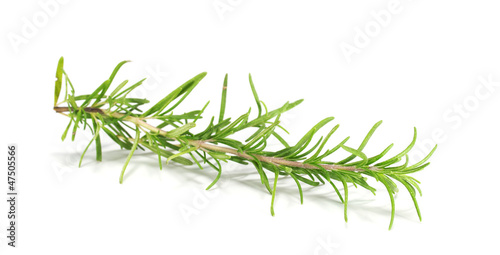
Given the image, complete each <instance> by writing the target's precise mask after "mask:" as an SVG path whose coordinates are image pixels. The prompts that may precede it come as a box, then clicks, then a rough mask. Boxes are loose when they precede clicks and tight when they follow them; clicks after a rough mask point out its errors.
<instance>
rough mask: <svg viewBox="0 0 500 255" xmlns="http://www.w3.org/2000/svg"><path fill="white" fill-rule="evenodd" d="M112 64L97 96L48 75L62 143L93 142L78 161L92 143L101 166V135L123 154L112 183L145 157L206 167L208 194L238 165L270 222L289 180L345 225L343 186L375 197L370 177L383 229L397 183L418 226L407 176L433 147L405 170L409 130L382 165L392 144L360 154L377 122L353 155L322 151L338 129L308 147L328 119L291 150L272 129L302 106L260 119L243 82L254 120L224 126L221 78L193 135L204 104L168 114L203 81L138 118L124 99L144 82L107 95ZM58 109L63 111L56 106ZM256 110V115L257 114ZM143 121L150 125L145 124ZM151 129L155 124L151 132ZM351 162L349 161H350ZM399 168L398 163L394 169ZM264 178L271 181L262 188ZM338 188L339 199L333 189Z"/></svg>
mask: <svg viewBox="0 0 500 255" xmlns="http://www.w3.org/2000/svg"><path fill="white" fill-rule="evenodd" d="M126 62H127V61H123V62H121V63H119V64H118V65H117V66H116V68H115V69H114V70H113V72H112V73H111V75H110V77H109V78H108V79H107V80H105V81H104V82H103V83H102V84H101V85H100V86H99V87H97V89H96V90H95V91H94V92H93V93H91V94H89V95H78V96H77V95H75V89H74V87H73V84H72V83H71V80H70V79H69V77H68V75H67V74H66V72H65V70H64V68H63V63H64V60H63V58H62V57H61V59H60V60H59V63H58V66H57V71H56V78H57V80H56V82H55V105H54V110H55V111H56V112H58V113H61V114H64V115H66V116H68V117H69V118H70V121H69V124H68V126H67V127H66V130H65V131H64V133H63V135H62V140H64V139H65V138H66V136H67V133H68V131H69V129H71V127H72V126H73V129H72V135H71V136H72V140H74V138H75V134H76V132H77V130H78V129H79V128H84V129H85V128H88V129H89V130H90V131H91V132H92V134H93V138H92V140H91V141H90V143H89V145H88V146H87V148H86V149H85V151H84V152H83V154H82V156H81V159H80V164H81V161H82V160H83V157H84V155H85V153H86V152H87V150H88V148H89V147H90V145H91V144H92V143H95V146H96V159H97V160H98V161H100V160H101V159H102V150H101V135H102V134H103V132H104V133H105V134H106V135H108V136H109V138H111V140H113V141H114V142H115V143H117V144H118V145H119V146H120V147H121V148H124V149H127V150H130V153H129V155H128V157H127V158H126V160H125V164H124V166H123V169H122V171H121V174H120V183H122V182H123V175H124V173H125V170H126V168H127V165H128V164H129V162H130V160H131V158H132V156H133V154H134V152H135V150H137V149H141V150H150V151H153V152H154V153H156V154H157V155H158V159H157V160H158V165H159V167H160V169H161V168H162V158H166V162H167V163H169V162H170V161H173V162H176V163H179V164H183V165H192V164H196V165H197V166H198V167H199V168H200V169H203V167H202V165H209V166H210V167H211V168H213V169H215V170H216V171H217V172H218V174H217V177H216V178H215V180H214V181H213V182H212V183H211V184H210V185H208V187H207V190H208V189H210V188H211V187H213V186H214V185H215V184H216V183H217V181H218V180H219V178H220V176H221V174H222V164H221V161H223V162H228V161H234V162H237V163H240V164H244V165H246V164H249V163H251V164H253V165H254V166H255V168H256V170H257V173H258V174H259V176H260V180H261V182H262V184H263V185H264V187H265V188H266V189H267V191H268V192H269V193H270V194H271V196H272V198H271V214H272V215H274V206H273V205H274V199H275V195H276V190H277V181H278V179H279V178H284V177H291V178H292V179H293V180H294V181H295V183H296V184H297V188H298V191H299V195H300V201H301V203H303V192H302V187H301V185H303V184H306V185H311V186H319V185H322V184H328V185H331V186H332V187H333V189H334V190H335V193H336V194H337V196H338V197H339V199H340V201H342V203H343V204H344V218H345V220H346V221H347V205H348V203H347V202H348V184H353V185H354V186H355V187H356V188H357V187H361V188H365V189H367V190H369V191H371V192H372V193H373V194H375V188H373V187H372V186H370V185H369V184H368V182H367V179H368V178H367V177H372V178H373V179H375V180H376V181H379V182H381V183H382V184H383V185H384V186H385V188H386V189H387V192H388V194H389V197H390V201H391V207H392V210H391V220H390V224H389V229H390V228H391V227H392V225H393V221H394V211H395V204H394V194H395V193H396V192H398V188H397V185H396V182H399V183H401V184H402V185H403V186H404V187H405V188H406V189H407V190H408V192H409V193H410V195H411V197H412V199H413V202H414V205H415V209H416V211H417V214H418V217H419V219H420V220H421V215H420V210H419V207H418V203H417V200H416V194H417V192H418V193H419V194H420V195H421V190H420V188H419V185H418V184H419V183H420V182H419V181H418V180H416V179H415V178H413V177H411V176H409V174H411V173H414V172H417V171H420V170H422V169H424V168H425V167H426V166H428V165H429V162H427V161H428V159H429V158H430V157H431V155H432V154H433V153H434V151H435V150H436V147H434V148H433V149H432V151H431V152H430V153H429V154H428V155H427V156H426V157H425V158H424V159H422V160H421V161H420V162H418V163H416V164H413V165H409V164H408V152H409V151H410V150H411V149H412V147H413V146H414V145H415V141H416V138H417V131H416V129H414V136H413V140H412V142H411V143H410V145H408V147H407V148H406V149H405V150H403V151H401V152H400V153H397V154H396V155H395V156H392V157H390V158H388V159H386V160H383V161H382V160H381V159H382V157H384V156H385V155H386V154H387V153H388V152H389V151H390V149H391V148H392V147H393V144H391V145H389V146H388V147H387V148H385V149H384V150H383V151H382V152H380V153H379V154H377V155H374V156H372V157H368V156H367V155H366V154H365V153H364V152H363V149H364V147H365V146H366V145H367V143H368V141H369V140H370V137H371V136H372V135H373V133H374V132H375V130H376V129H377V128H378V126H379V125H380V124H381V123H382V122H381V121H380V122H377V123H376V124H375V125H374V126H373V127H372V128H371V129H370V131H369V132H368V134H367V135H366V137H365V139H364V140H363V141H362V143H361V144H360V145H359V146H357V148H355V147H351V146H348V145H347V141H348V140H349V137H347V138H345V139H344V140H343V141H342V142H340V143H339V144H337V145H336V146H334V147H333V148H329V149H328V148H327V147H326V143H327V141H328V140H329V138H330V137H331V136H332V135H333V133H334V132H335V131H336V130H337V129H338V128H339V125H336V126H334V127H333V128H331V129H330V131H329V132H328V133H327V135H326V136H324V137H323V136H322V137H321V138H319V139H317V140H316V141H313V138H314V136H315V135H316V133H318V131H320V129H322V128H323V127H324V126H325V125H327V124H328V123H329V122H331V121H332V120H333V117H328V118H325V119H323V120H321V121H320V122H319V123H317V124H316V125H315V126H313V127H312V128H311V130H310V131H309V132H307V133H306V134H305V135H304V136H303V137H302V138H301V139H300V140H299V141H298V142H297V143H296V144H292V145H289V144H288V143H287V142H286V141H285V139H284V138H283V137H282V136H281V135H280V133H281V131H280V130H284V131H285V132H287V131H286V130H285V129H284V128H283V127H282V126H281V125H280V116H281V114H283V113H285V112H286V111H288V110H290V109H292V108H294V107H295V106H297V105H298V104H300V103H301V102H302V100H298V101H295V102H291V103H290V102H286V103H285V104H284V105H283V106H282V107H280V108H278V109H275V110H272V111H268V110H267V108H266V105H265V104H264V103H263V102H262V101H261V100H260V99H259V97H258V95H257V91H256V89H255V86H254V83H253V81H252V77H251V76H250V75H249V81H250V87H251V90H252V92H253V96H254V98H255V102H256V104H257V109H258V112H257V116H256V117H253V118H252V117H250V110H249V111H248V112H246V113H244V114H242V115H241V116H239V117H238V118H236V119H234V120H233V119H232V118H228V117H226V116H225V114H224V112H225V109H226V96H227V86H228V76H227V75H226V76H225V78H224V82H223V86H222V100H221V105H220V113H219V116H218V118H215V117H212V118H211V121H210V124H209V125H208V126H207V127H206V128H204V129H203V130H202V131H200V130H197V131H195V130H194V127H195V126H196V121H197V120H199V119H200V118H202V117H203V112H204V110H205V108H206V107H207V105H208V104H209V102H207V103H206V104H205V106H204V107H203V108H202V109H201V110H194V111H191V112H187V113H183V114H174V110H175V108H176V107H177V106H178V105H179V104H181V103H182V101H183V100H184V99H185V98H186V97H187V96H188V95H189V94H190V93H191V92H192V91H193V89H194V88H195V87H196V86H197V85H198V84H199V83H200V81H201V80H202V79H203V78H204V77H205V75H206V73H200V74H198V75H196V76H195V77H193V78H192V79H190V80H188V81H187V82H185V83H184V84H182V85H181V86H179V87H178V88H176V89H175V90H173V91H172V92H170V93H169V94H168V95H167V96H165V97H164V98H163V99H162V100H160V101H159V102H158V103H156V104H154V105H153V106H152V107H150V108H149V109H148V110H146V111H142V110H141V109H140V107H142V106H143V105H144V104H146V103H149V101H148V100H147V99H140V98H130V97H128V94H129V93H130V92H131V91H133V90H134V89H135V88H137V87H138V86H140V85H141V84H142V82H143V81H144V80H140V81H138V82H137V83H135V84H132V85H130V86H128V87H126V85H127V84H128V81H123V82H122V83H120V84H119V85H117V86H116V88H114V89H113V90H111V91H110V87H111V84H112V83H113V80H114V78H115V75H116V74H117V72H118V71H119V69H120V68H121V67H122V66H123V65H124V64H125V63H126ZM63 81H64V85H65V90H66V92H65V95H64V100H63V101H61V102H58V98H59V95H60V93H61V88H62V86H63ZM61 104H66V105H67V106H59V105H61ZM263 110H264V111H263ZM148 121H150V122H148ZM152 121H156V122H158V123H159V124H155V125H153V124H151V122H152ZM248 129H252V130H254V132H253V134H252V135H250V137H248V139H246V140H245V141H240V140H237V139H234V138H232V135H233V134H235V133H238V132H240V131H243V130H248ZM271 137H274V138H275V139H276V140H277V141H279V142H280V143H281V144H282V145H283V149H281V150H278V151H269V150H266V148H267V145H268V142H269V140H270V138H271ZM339 150H344V151H346V152H348V153H349V154H350V156H348V157H347V158H345V159H343V160H340V161H338V162H331V161H328V160H327V157H328V156H330V155H332V154H333V153H335V152H336V151H339ZM355 159H357V160H355ZM401 160H403V161H404V163H402V164H399V165H396V164H397V163H398V162H400V161H401ZM268 174H271V176H274V181H273V182H270V181H269V179H268ZM337 185H342V187H343V192H342V193H343V194H342V193H341V192H340V190H339V189H338V188H337Z"/></svg>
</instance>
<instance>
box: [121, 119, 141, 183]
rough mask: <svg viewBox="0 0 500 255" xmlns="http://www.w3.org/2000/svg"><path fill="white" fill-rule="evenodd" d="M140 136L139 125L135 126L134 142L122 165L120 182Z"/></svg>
mask: <svg viewBox="0 0 500 255" xmlns="http://www.w3.org/2000/svg"><path fill="white" fill-rule="evenodd" d="M140 138H141V130H140V129H139V126H136V129H135V140H134V144H133V145H132V148H131V149H130V153H129V154H128V157H127V160H125V164H124V165H123V169H122V173H121V174H120V184H121V183H123V175H124V174H125V169H127V165H128V163H129V162H130V160H131V159H132V156H133V155H134V152H135V149H136V148H137V144H139V139H140Z"/></svg>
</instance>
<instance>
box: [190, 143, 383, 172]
mask: <svg viewBox="0 0 500 255" xmlns="http://www.w3.org/2000/svg"><path fill="white" fill-rule="evenodd" d="M190 143H191V144H192V145H194V146H197V147H199V148H205V149H207V150H211V151H217V152H224V153H230V154H233V155H236V156H238V157H242V158H245V159H248V160H254V157H255V158H257V159H258V160H259V161H262V162H266V163H270V164H274V165H282V166H289V167H298V168H305V169H318V167H317V166H315V165H311V164H307V163H302V162H297V161H290V160H286V159H283V158H276V157H268V156H262V155H249V154H247V153H244V152H243V153H241V152H238V150H235V149H232V148H228V147H222V146H217V145H214V144H209V143H206V142H205V141H200V140H191V141H190ZM320 166H321V167H323V168H324V169H326V170H345V171H353V172H363V171H365V170H364V169H361V168H357V167H355V166H340V165H333V164H320ZM369 170H372V171H377V170H379V168H377V167H373V166H371V167H369Z"/></svg>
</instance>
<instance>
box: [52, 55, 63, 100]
mask: <svg viewBox="0 0 500 255" xmlns="http://www.w3.org/2000/svg"><path fill="white" fill-rule="evenodd" d="M63 65H64V58H63V57H61V58H59V62H58V63H57V70H56V85H55V91H54V106H56V105H57V100H58V99H59V94H61V87H62V75H63Z"/></svg>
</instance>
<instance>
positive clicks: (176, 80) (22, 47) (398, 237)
mask: <svg viewBox="0 0 500 255" xmlns="http://www.w3.org/2000/svg"><path fill="white" fill-rule="evenodd" d="M467 2H468V3H465V1H429V0H427V1H424V0H420V1H410V0H400V1H392V2H391V1H387V0H385V1H246V0H241V1H236V0H233V1H229V0H216V1H214V0H209V1H163V2H162V3H160V1H65V2H63V1H60V2H55V1H49V0H40V1H2V4H1V5H0V24H1V31H0V35H1V37H0V44H1V47H0V54H1V55H0V56H1V61H0V65H1V66H0V70H1V74H2V75H1V76H0V77H1V84H2V85H1V100H0V102H1V109H2V110H1V111H2V125H1V129H2V131H1V142H0V146H1V147H2V148H1V151H0V153H1V155H4V156H3V159H2V161H3V162H5V160H6V157H5V156H6V147H7V146H6V145H7V144H8V143H17V144H18V146H19V166H20V168H19V179H18V190H19V194H20V196H19V199H20V201H19V206H18V210H19V213H18V218H19V231H18V248H16V249H13V248H10V247H8V246H7V245H6V242H7V240H6V231H4V230H5V228H6V226H7V218H6V216H7V207H6V203H5V201H4V202H2V203H0V209H1V214H0V227H1V229H2V232H1V234H0V242H1V244H0V253H1V254H34V253H35V252H37V253H39V252H42V251H43V252H47V253H51V254H68V253H76V254H88V253H90V252H93V253H97V254H104V253H121V254H132V253H138V252H141V253H146V254H347V253H349V254H362V253H365V252H371V253H382V252H383V253H385V254H401V253H403V252H404V253H405V254H423V253H425V252H432V253H438V252H446V253H454V252H460V254H493V253H498V252H499V250H500V249H499V248H498V239H499V237H500V235H499V233H498V229H499V227H500V222H499V218H498V215H499V213H500V211H499V209H498V191H497V190H498V189H497V186H498V185H497V184H496V183H497V181H498V178H499V177H500V169H499V168H498V160H497V159H498V155H499V154H500V149H499V146H498V143H499V142H500V135H499V132H498V130H499V128H500V110H499V109H500V108H499V107H500V100H499V99H500V95H499V94H500V87H499V84H498V82H500V70H499V67H500V66H499V61H498V60H499V59H500V34H499V32H498V31H499V24H500V16H499V15H498V10H499V8H500V4H498V2H497V1H467ZM47 3H51V4H47ZM54 3H55V4H54ZM214 4H215V5H217V6H219V7H218V8H216V7H215V6H214ZM47 6H48V7H47ZM220 8H226V9H220ZM374 13H375V14H374ZM387 13H389V16H387V15H385V16H384V15H382V14H387ZM377 17H382V21H381V20H380V18H377ZM367 30H368V31H367ZM366 33H368V34H370V35H365V34H366ZM364 36H367V37H366V38H363V37H364ZM362 39H365V40H364V41H363V40H362ZM346 45H350V46H346ZM346 47H350V48H349V49H350V50H351V51H352V50H353V47H355V49H354V51H352V52H350V53H347V54H346V53H345V51H344V50H345V49H346ZM343 49H344V50H343ZM60 56H64V57H65V69H66V71H67V72H68V74H69V75H70V77H71V78H72V81H73V83H74V84H75V86H76V90H77V93H78V94H85V93H89V92H91V91H93V90H94V89H95V88H96V87H97V86H98V85H99V84H101V83H102V81H104V80H105V79H107V77H108V76H109V74H110V73H111V71H112V70H113V68H114V66H115V65H116V64H117V63H118V62H120V61H121V60H132V62H131V63H128V64H126V65H125V66H124V67H123V68H122V70H121V72H120V73H119V75H118V77H117V79H116V80H117V81H121V80H124V79H129V80H130V81H137V80H139V79H141V78H144V77H148V76H149V79H148V81H147V82H146V84H147V86H146V87H145V88H143V89H142V90H141V91H139V92H138V94H137V96H139V97H147V98H148V99H151V100H152V101H153V102H155V101H156V100H159V99H160V98H162V97H163V96H165V95H166V94H167V93H168V92H169V91H170V90H171V89H173V88H174V87H175V86H178V85H180V84H181V83H183V82H184V81H186V80H188V79H189V78H191V77H192V76H194V75H196V74H198V73H200V72H202V71H207V72H208V76H207V77H206V78H205V79H204V80H203V81H202V83H201V84H200V85H199V87H198V88H196V90H195V91H194V92H193V94H192V95H191V96H190V98H189V99H188V100H187V101H186V102H185V103H184V104H183V105H182V106H181V108H180V109H179V111H180V112H182V111H184V110H186V111H187V110H194V109H200V108H201V107H202V106H203V105H204V104H205V102H206V101H208V100H211V103H210V105H209V108H208V109H207V112H206V114H207V116H210V115H215V114H217V113H218V107H219V100H220V88H221V84H222V80H223V77H224V74H225V73H229V88H228V89H229V90H228V97H229V98H228V110H227V116H234V117H236V116H239V115H240V114H242V113H243V112H245V111H247V109H248V107H250V106H251V107H253V108H255V107H254V102H253V98H252V96H251V91H250V88H249V85H248V80H247V76H248V73H249V72H251V73H252V75H253V77H254V81H255V84H256V87H257V90H258V92H259V95H260V98H261V99H262V100H263V101H264V102H266V104H267V106H268V107H269V108H273V109H274V108H276V107H279V106H281V105H282V104H283V103H285V102H286V101H288V100H296V99H300V98H304V99H305V101H304V103H303V104H302V105H300V106H299V107H297V108H295V109H293V110H292V111H290V112H289V113H288V114H287V115H284V116H282V119H283V124H284V125H285V126H287V127H288V129H289V131H290V132H291V135H289V136H286V138H287V139H288V140H290V141H291V142H293V141H297V140H298V139H299V138H300V136H301V135H302V134H304V132H306V131H307V130H308V128H310V127H311V126H312V125H314V123H316V122H317V121H319V120H321V119H322V118H324V117H326V116H335V117H336V119H335V121H334V123H333V124H331V125H334V124H337V123H340V124H341V126H340V129H339V130H338V132H337V133H336V134H335V135H334V138H333V139H332V142H331V145H332V146H333V144H334V143H335V141H337V142H338V141H340V140H341V139H343V138H344V137H346V136H348V135H350V136H351V140H350V141H349V142H348V145H350V146H352V147H356V146H357V145H358V144H359V142H360V141H361V140H362V139H363V137H364V135H365V134H366V132H367V131H368V130H369V129H370V128H371V126H372V125H373V124H374V123H375V122H377V121H378V120H384V124H382V126H381V127H380V128H379V130H378V131H377V132H376V133H375V135H374V137H373V140H372V141H371V143H370V144H369V145H368V147H367V148H366V152H367V153H369V154H371V155H373V154H375V153H377V152H379V151H380V150H382V149H383V148H385V146H387V145H388V144H390V143H392V142H394V143H395V148H394V151H393V153H396V152H397V151H398V150H401V149H403V148H404V147H406V145H407V144H408V143H409V142H410V141H411V136H412V129H413V127H414V126H416V127H417V128H418V131H419V142H418V144H417V147H416V149H415V151H414V152H412V154H411V155H412V157H413V158H412V160H413V161H414V160H416V159H417V158H418V157H419V155H420V154H422V153H425V152H428V151H429V148H430V146H431V145H434V144H435V143H438V144H439V147H438V150H437V152H436V154H435V155H434V156H433V157H432V159H431V162H432V163H431V165H430V166H429V167H428V168H426V169H425V171H423V172H420V173H417V174H415V175H414V176H415V177H416V178H417V179H419V180H420V181H421V182H422V185H421V187H422V189H423V193H424V194H423V197H421V198H419V202H420V207H421V210H422V215H423V221H422V222H419V221H418V217H417V215H416V213H415V211H414V209H413V208H412V202H411V199H410V197H409V196H408V195H407V194H406V192H401V193H400V194H398V197H397V199H396V206H397V211H396V219H395V223H394V227H393V229H392V230H391V231H388V230H387V227H388V224H389V216H390V204H389V200H388V196H387V194H386V193H385V192H384V190H383V188H382V189H379V192H378V193H377V196H375V197H374V196H371V195H370V194H367V192H365V191H363V190H360V189H358V190H356V189H354V188H353V187H351V188H352V189H350V196H349V197H350V207H349V222H348V223H345V222H344V220H343V208H342V205H341V204H340V203H339V202H338V199H337V198H336V195H335V193H334V192H333V190H332V189H331V187H326V186H323V187H318V188H314V189H309V188H305V203H304V205H300V202H299V199H298V192H297V190H296V187H295V184H294V183H293V181H291V180H288V179H280V181H279V182H278V195H277V200H276V204H275V210H276V216H275V217H272V216H271V215H270V212H269V205H270V200H271V197H270V195H269V194H268V193H267V192H266V191H265V189H264V188H263V186H262V185H261V184H260V180H259V178H258V175H257V173H256V171H255V170H254V169H252V167H245V166H239V165H232V164H229V165H226V166H225V168H224V172H223V177H224V178H223V179H222V181H221V182H220V183H219V184H217V185H216V186H215V187H214V189H213V190H211V191H207V192H206V191H204V189H205V187H206V186H207V185H208V184H209V183H210V182H211V181H212V179H213V178H214V177H215V176H216V172H215V171H213V170H211V169H210V168H205V170H204V171H201V170H197V169H196V168H186V167H180V166H179V165H176V164H175V163H173V164H170V165H168V166H166V165H164V170H163V171H159V169H158V166H157V163H156V161H155V159H156V157H155V156H154V155H152V154H150V153H144V152H142V153H137V154H136V156H135V157H134V158H133V159H132V161H131V163H130V165H129V168H128V169H127V173H126V175H125V182H124V184H122V185H120V184H119V183H118V177H119V174H120V170H121V166H122V163H123V161H124V159H125V157H126V155H127V151H123V150H122V151H121V150H119V148H118V147H117V146H116V145H114V144H113V143H112V142H111V141H110V140H108V139H106V140H104V148H103V149H104V160H103V162H100V163H98V162H95V160H94V147H93V146H92V147H91V149H90V150H89V152H88V154H87V156H86V157H85V158H84V162H83V166H82V167H81V168H78V167H77V165H78V160H79V155H80V153H81V152H82V151H83V148H84V147H85V145H86V142H87V141H88V140H89V135H88V133H87V134H85V132H79V133H78V135H77V139H76V141H75V142H70V141H69V140H67V141H65V142H61V140H60V136H61V134H62V131H63V130H64V128H65V127H66V125H67V122H68V119H67V118H65V117H64V116H62V115H58V114H55V113H54V112H53V110H52V102H53V89H54V87H53V86H54V74H55V69H56V65H57V61H58V59H59V57H60ZM346 56H347V57H346ZM158 71H159V72H160V74H158ZM152 72H153V73H157V74H156V76H155V75H152ZM481 80H482V81H481ZM115 85H116V84H115ZM488 86H490V87H488ZM254 110H255V109H254ZM254 112H255V111H254ZM206 119H207V118H205V119H204V120H203V121H206ZM203 121H202V122H200V123H205V124H206V122H203ZM328 127H331V126H328ZM201 128H203V127H199V129H201ZM87 131H88V130H87ZM326 132H327V130H323V133H326ZM2 165H5V164H3V163H2ZM2 172H3V171H2ZM270 179H272V177H271V176H270ZM1 180H2V181H1V185H0V187H1V188H0V190H2V191H3V190H5V189H6V174H2V178H1ZM370 183H372V184H373V185H375V186H376V187H378V188H380V186H379V185H377V183H375V182H373V181H371V182H370ZM402 191H404V189H403V190H402ZM3 200H4V199H2V201H3ZM186 208H188V209H189V210H190V212H192V213H193V214H186V213H182V209H184V210H186Z"/></svg>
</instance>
